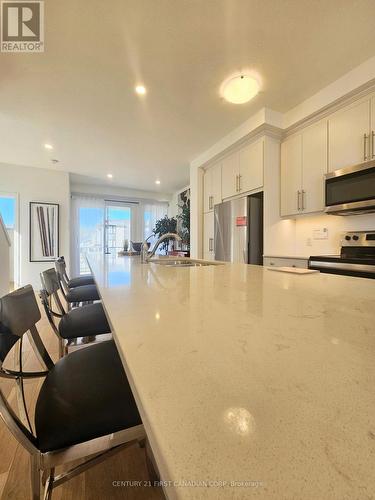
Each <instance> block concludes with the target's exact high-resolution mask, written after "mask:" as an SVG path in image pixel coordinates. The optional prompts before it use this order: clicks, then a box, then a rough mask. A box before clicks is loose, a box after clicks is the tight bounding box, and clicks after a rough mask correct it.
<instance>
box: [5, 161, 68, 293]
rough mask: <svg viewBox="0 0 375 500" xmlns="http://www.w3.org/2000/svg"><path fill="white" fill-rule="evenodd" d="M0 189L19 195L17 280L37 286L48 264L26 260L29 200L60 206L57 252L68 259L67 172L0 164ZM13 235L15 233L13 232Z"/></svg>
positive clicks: (27, 257)
mask: <svg viewBox="0 0 375 500" xmlns="http://www.w3.org/2000/svg"><path fill="white" fill-rule="evenodd" d="M0 191H5V192H11V193H17V194H18V198H19V232H20V235H19V236H20V283H19V284H18V285H26V284H28V283H30V284H32V285H33V287H35V288H36V289H39V287H40V278H39V273H40V272H41V271H43V270H44V269H47V268H48V267H50V266H51V265H53V264H52V263H49V262H46V263H40V262H29V203H30V201H43V202H50V203H58V204H59V205H60V255H64V256H65V257H66V259H67V260H68V261H69V236H70V235H69V207H70V188H69V174H68V173H67V172H59V171H57V170H48V169H41V168H33V167H21V166H17V165H6V164H3V163H0ZM15 237H17V235H15Z"/></svg>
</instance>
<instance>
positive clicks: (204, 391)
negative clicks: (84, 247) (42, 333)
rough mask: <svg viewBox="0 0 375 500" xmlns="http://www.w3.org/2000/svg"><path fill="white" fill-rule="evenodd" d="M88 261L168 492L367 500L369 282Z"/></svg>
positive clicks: (372, 479)
mask: <svg viewBox="0 0 375 500" xmlns="http://www.w3.org/2000/svg"><path fill="white" fill-rule="evenodd" d="M89 261H90V265H91V268H92V270H93V272H94V274H95V279H96V282H97V284H98V287H99V290H100V294H101V296H102V299H103V303H104V306H105V309H106V312H107V314H108V317H109V319H110V322H111V324H112V327H113V330H114V337H115V341H116V343H117V346H118V349H119V352H120V355H121V357H122V360H123V363H124V366H125V370H126V373H127V375H128V377H129V380H130V383H131V385H132V389H133V391H134V395H135V398H136V401H137V404H138V406H139V410H140V413H141V416H142V419H143V422H144V425H145V429H146V432H147V434H148V437H149V439H150V443H151V446H152V449H153V452H154V455H155V458H156V461H157V464H158V467H159V470H160V473H161V476H162V479H163V480H164V481H166V483H165V486H164V491H165V493H166V495H167V497H168V498H173V499H174V498H179V499H201V498H202V499H205V498H208V499H215V500H216V499H224V498H225V499H227V498H228V499H247V498H251V499H252V498H255V499H265V500H283V499H287V500H292V499H293V500H294V499H296V500H344V499H347V500H362V499H373V498H375V474H374V464H375V280H369V279H362V278H352V277H344V276H334V275H327V274H311V275H304V276H299V275H298V276H295V275H291V274H284V273H274V272H270V271H268V270H267V269H265V268H263V267H258V266H248V265H244V264H226V265H219V266H208V267H192V268H171V267H164V266H161V265H157V264H141V263H140V261H139V257H115V256H111V255H109V256H104V257H103V256H101V257H98V256H97V257H90V258H89ZM119 479H127V478H119Z"/></svg>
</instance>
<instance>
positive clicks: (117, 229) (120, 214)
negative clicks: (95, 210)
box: [104, 201, 133, 253]
mask: <svg viewBox="0 0 375 500" xmlns="http://www.w3.org/2000/svg"><path fill="white" fill-rule="evenodd" d="M132 210H133V207H132V206H131V205H130V204H128V203H124V202H119V201H106V202H105V225H104V251H105V253H115V252H119V251H120V250H123V249H124V243H125V241H128V242H129V241H130V240H131V238H132V219H133V216H132Z"/></svg>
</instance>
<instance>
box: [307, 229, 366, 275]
mask: <svg viewBox="0 0 375 500" xmlns="http://www.w3.org/2000/svg"><path fill="white" fill-rule="evenodd" d="M309 268H310V269H317V270H318V271H320V272H321V273H330V274H344V275H348V276H359V277H362V278H375V231H353V232H348V233H345V234H344V235H343V238H342V240H341V252H340V255H323V256H322V255H321V256H312V257H310V258H309Z"/></svg>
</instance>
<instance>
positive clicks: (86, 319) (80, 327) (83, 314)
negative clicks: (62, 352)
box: [58, 302, 111, 339]
mask: <svg viewBox="0 0 375 500" xmlns="http://www.w3.org/2000/svg"><path fill="white" fill-rule="evenodd" d="M58 328H59V333H60V335H61V337H62V338H64V339H72V338H73V339H75V338H77V337H88V336H90V335H101V334H103V333H111V328H110V326H109V324H108V321H107V318H106V316H105V314H104V310H103V306H102V304H101V303H100V302H96V303H95V304H88V305H86V306H84V307H76V308H75V309H71V310H70V311H68V312H67V313H66V314H65V315H64V316H63V317H62V318H61V320H60V323H59V327H58Z"/></svg>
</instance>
